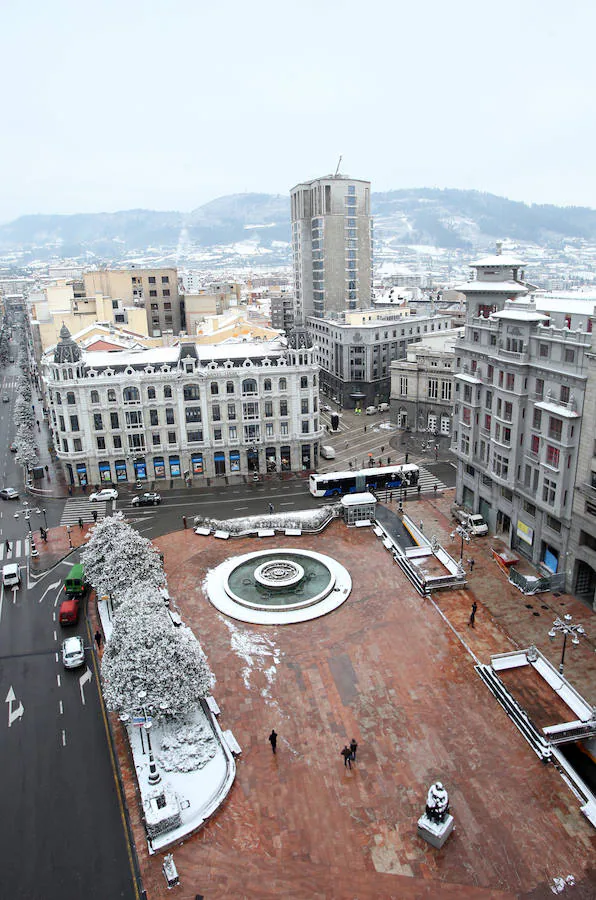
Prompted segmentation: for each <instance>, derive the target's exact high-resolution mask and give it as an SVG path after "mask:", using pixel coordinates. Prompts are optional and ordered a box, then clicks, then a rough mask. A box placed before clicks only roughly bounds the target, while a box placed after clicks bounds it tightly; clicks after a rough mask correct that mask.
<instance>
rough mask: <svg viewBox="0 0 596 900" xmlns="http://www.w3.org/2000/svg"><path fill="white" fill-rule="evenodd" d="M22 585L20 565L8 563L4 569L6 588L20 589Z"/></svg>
mask: <svg viewBox="0 0 596 900" xmlns="http://www.w3.org/2000/svg"><path fill="white" fill-rule="evenodd" d="M20 583H21V570H20V569H19V564H18V563H7V564H6V565H5V566H3V568H2V584H3V585H4V587H15V585H16V587H18V586H19V585H20Z"/></svg>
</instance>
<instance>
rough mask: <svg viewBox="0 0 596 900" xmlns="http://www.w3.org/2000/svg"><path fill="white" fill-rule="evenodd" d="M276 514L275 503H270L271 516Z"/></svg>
mask: <svg viewBox="0 0 596 900" xmlns="http://www.w3.org/2000/svg"><path fill="white" fill-rule="evenodd" d="M274 512H275V508H274V506H273V503H270V504H269V515H270V516H272V515H273V513H274Z"/></svg>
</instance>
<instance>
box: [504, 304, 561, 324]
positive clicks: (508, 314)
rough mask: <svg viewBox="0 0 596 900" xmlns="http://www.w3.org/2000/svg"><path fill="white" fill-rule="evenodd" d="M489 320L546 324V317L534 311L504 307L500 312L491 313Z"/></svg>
mask: <svg viewBox="0 0 596 900" xmlns="http://www.w3.org/2000/svg"><path fill="white" fill-rule="evenodd" d="M491 319H509V320H514V321H516V322H547V321H548V316H544V315H543V314H542V313H540V312H538V311H537V310H535V309H512V308H511V306H506V307H505V309H502V310H501V312H495V313H491Z"/></svg>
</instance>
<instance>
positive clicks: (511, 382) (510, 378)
mask: <svg viewBox="0 0 596 900" xmlns="http://www.w3.org/2000/svg"><path fill="white" fill-rule="evenodd" d="M505 387H506V389H507V390H508V391H512V390H514V389H515V375H513V374H512V373H511V372H507V381H506V384H505Z"/></svg>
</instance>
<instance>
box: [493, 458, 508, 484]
mask: <svg viewBox="0 0 596 900" xmlns="http://www.w3.org/2000/svg"><path fill="white" fill-rule="evenodd" d="M493 472H494V473H495V475H498V476H499V477H500V478H507V476H508V475H509V458H508V457H507V456H501V454H500V453H495V455H494V457H493Z"/></svg>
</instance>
